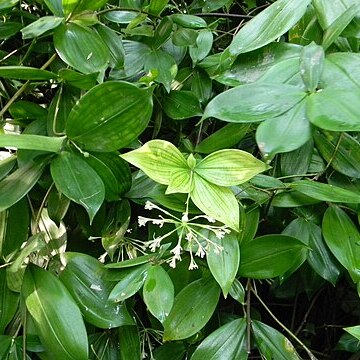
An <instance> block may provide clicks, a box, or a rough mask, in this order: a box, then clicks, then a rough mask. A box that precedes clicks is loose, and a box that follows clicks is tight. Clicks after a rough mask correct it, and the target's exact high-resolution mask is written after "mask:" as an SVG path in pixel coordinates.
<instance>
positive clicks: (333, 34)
mask: <svg viewBox="0 0 360 360" xmlns="http://www.w3.org/2000/svg"><path fill="white" fill-rule="evenodd" d="M359 11H360V6H359V5H355V4H354V5H352V6H350V7H349V8H348V9H347V10H346V11H344V12H343V13H342V14H341V15H340V16H339V17H338V18H337V19H336V20H335V21H334V22H333V23H331V25H330V26H329V27H328V28H327V29H326V30H325V33H324V38H323V42H322V47H323V48H324V50H327V49H328V48H329V46H330V45H331V44H332V43H333V42H334V41H335V40H336V39H337V38H338V37H339V36H340V34H341V33H342V32H343V31H344V30H345V28H346V27H347V26H348V25H349V24H350V22H351V21H352V20H353V19H354V17H355V16H356V15H358V14H359Z"/></svg>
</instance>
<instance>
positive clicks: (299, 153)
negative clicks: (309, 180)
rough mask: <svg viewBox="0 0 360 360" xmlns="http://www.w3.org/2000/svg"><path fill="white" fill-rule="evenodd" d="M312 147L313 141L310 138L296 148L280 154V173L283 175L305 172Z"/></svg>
mask: <svg viewBox="0 0 360 360" xmlns="http://www.w3.org/2000/svg"><path fill="white" fill-rule="evenodd" d="M313 149H314V143H313V141H312V140H310V141H308V142H306V143H305V144H304V145H302V146H301V147H300V148H298V149H296V150H293V151H291V152H288V153H284V154H281V174H282V175H284V176H288V175H298V174H299V175H302V174H306V173H307V171H308V169H309V166H310V162H311V157H312V153H313Z"/></svg>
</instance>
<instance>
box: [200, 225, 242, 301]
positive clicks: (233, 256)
mask: <svg viewBox="0 0 360 360" xmlns="http://www.w3.org/2000/svg"><path fill="white" fill-rule="evenodd" d="M207 238H208V239H210V240H211V241H212V242H214V243H215V244H217V245H219V246H221V247H222V250H221V251H220V253H215V251H209V252H208V254H207V256H206V260H207V263H208V266H209V269H210V271H211V274H212V276H213V277H214V278H215V280H216V281H217V283H218V284H219V285H220V287H221V289H222V292H223V294H224V297H225V298H226V297H227V295H228V293H229V291H230V288H231V285H232V283H233V281H234V280H235V276H236V274H237V271H238V268H239V263H240V247H239V242H238V239H237V236H236V233H234V232H232V233H230V234H226V235H225V236H224V237H223V238H221V239H218V238H217V237H216V236H215V234H214V233H212V232H209V234H208V235H207Z"/></svg>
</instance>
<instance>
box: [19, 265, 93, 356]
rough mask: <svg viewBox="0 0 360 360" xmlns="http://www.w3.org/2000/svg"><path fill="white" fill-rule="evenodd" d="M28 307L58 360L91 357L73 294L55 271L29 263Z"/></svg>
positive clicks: (25, 291)
mask: <svg viewBox="0 0 360 360" xmlns="http://www.w3.org/2000/svg"><path fill="white" fill-rule="evenodd" d="M21 293H22V296H23V297H24V300H25V304H26V308H27V310H28V311H29V313H30V315H31V317H32V319H33V320H34V323H35V326H36V328H37V330H38V333H39V335H40V338H41V342H42V343H43V344H44V345H45V347H46V349H47V351H49V352H50V353H51V354H52V356H53V358H54V359H56V360H57V359H58V360H75V359H76V360H87V359H88V341H87V333H86V328H85V324H84V321H83V319H82V316H81V313H80V310H79V308H78V307H77V305H76V304H75V302H74V300H73V299H72V297H71V295H70V294H69V292H68V291H67V289H66V288H65V286H64V285H63V284H62V283H61V282H60V280H59V279H58V278H57V277H55V276H54V275H53V274H51V273H49V272H48V271H45V270H43V269H41V268H39V267H37V266H34V265H29V266H28V268H27V269H26V272H25V275H24V281H23V285H22V290H21Z"/></svg>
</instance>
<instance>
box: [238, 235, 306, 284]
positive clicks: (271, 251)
mask: <svg viewBox="0 0 360 360" xmlns="http://www.w3.org/2000/svg"><path fill="white" fill-rule="evenodd" d="M240 251H241V261H240V268H239V273H240V275H241V276H243V277H248V278H252V279H270V278H273V277H276V276H280V275H283V274H285V273H286V271H288V270H290V269H291V268H292V267H293V266H294V265H295V264H296V263H297V262H298V261H299V259H300V258H301V257H303V256H304V253H305V251H306V250H305V245H304V244H303V243H302V242H301V241H299V240H298V239H295V238H294V237H291V236H286V235H265V236H261V237H258V238H255V239H254V240H252V241H248V242H246V243H245V244H243V245H242V246H241V248H240Z"/></svg>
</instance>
